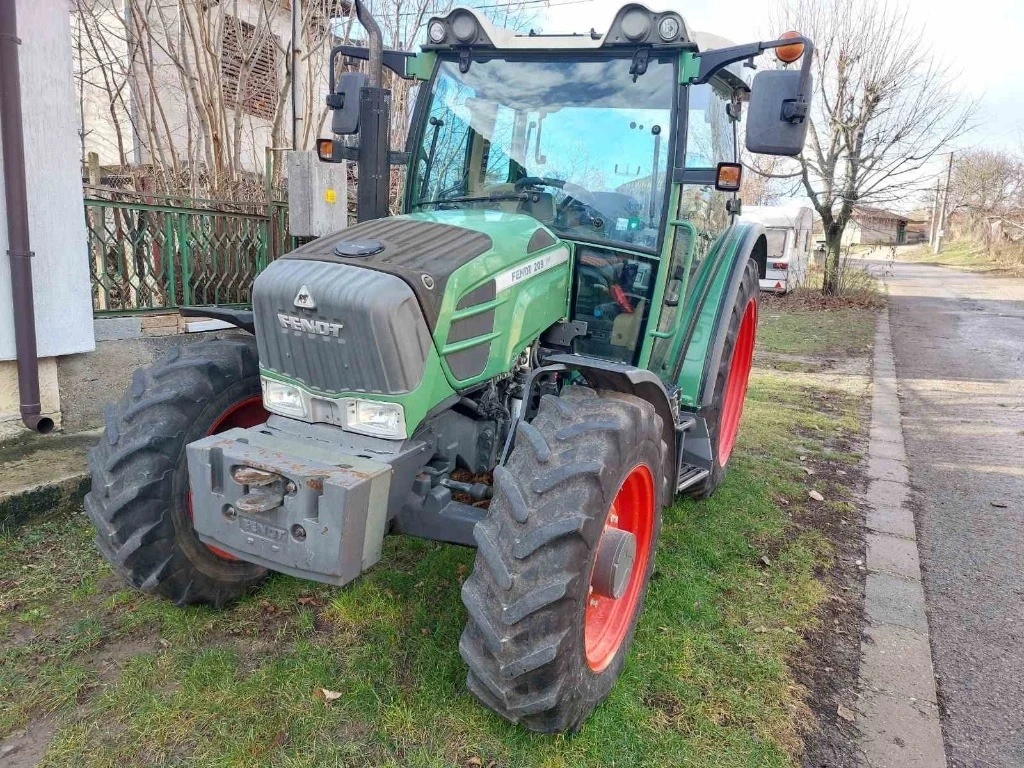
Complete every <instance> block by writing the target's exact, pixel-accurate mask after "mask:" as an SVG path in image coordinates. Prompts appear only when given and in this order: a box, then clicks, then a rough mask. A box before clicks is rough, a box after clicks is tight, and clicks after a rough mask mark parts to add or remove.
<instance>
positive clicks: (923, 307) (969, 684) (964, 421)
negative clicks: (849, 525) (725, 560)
mask: <svg viewBox="0 0 1024 768" xmlns="http://www.w3.org/2000/svg"><path fill="white" fill-rule="evenodd" d="M874 266H875V267H877V266H878V264H877V263H876V264H875V265H874ZM887 279H888V282H889V286H890V291H891V295H892V303H891V314H890V318H891V324H892V338H893V345H894V349H895V353H896V373H897V377H898V380H899V394H900V402H901V410H902V413H903V425H904V430H905V440H906V448H907V456H908V459H909V466H910V482H911V486H912V487H913V489H914V491H915V493H914V502H915V512H916V524H917V535H918V544H919V547H920V553H921V565H922V569H923V572H924V586H925V597H926V602H927V613H928V622H929V626H930V629H931V638H932V653H933V658H934V663H935V673H936V678H937V682H938V691H939V701H940V707H941V710H942V718H943V720H942V727H943V736H944V739H945V743H946V754H947V757H948V759H949V764H950V765H951V766H955V767H956V768H959V767H960V766H972V767H973V766H1007V767H1008V768H1009V766H1014V768H1020V767H1021V766H1024V280H1014V279H1007V278H996V277H988V276H984V275H973V274H969V273H964V272H958V271H954V270H948V269H943V268H939V267H930V266H926V265H913V264H895V265H893V266H892V267H891V271H890V274H889V276H888V278H887Z"/></svg>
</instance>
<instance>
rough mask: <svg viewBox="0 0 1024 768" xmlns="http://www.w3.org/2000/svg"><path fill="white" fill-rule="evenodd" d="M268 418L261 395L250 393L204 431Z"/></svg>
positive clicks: (225, 557)
mask: <svg viewBox="0 0 1024 768" xmlns="http://www.w3.org/2000/svg"><path fill="white" fill-rule="evenodd" d="M268 418H270V414H269V413H267V411H266V409H265V408H264V407H263V397H262V396H260V395H251V396H249V397H246V398H243V399H242V400H239V401H238V402H237V403H234V404H233V405H231V406H230V407H229V408H228V409H227V410H225V411H224V413H222V414H221V415H220V416H218V417H217V418H216V419H214V421H213V426H211V427H210V429H209V431H208V432H207V433H206V434H207V436H209V435H216V434H218V433H219V432H226V431H227V430H229V429H234V428H236V427H240V428H242V429H246V428H248V427H255V426H256V425H257V424H263V423H264V422H266V420H267V419H268ZM186 501H187V503H188V517H189V520H191V519H192V491H191V489H189V492H188V499H187V500H186ZM205 546H206V548H207V549H208V550H210V551H211V552H213V554H215V555H216V556H217V557H219V558H221V559H222V560H230V561H231V562H233V563H237V562H240V560H239V559H238V558H237V557H235V556H234V555H232V554H229V553H228V552H225V551H224V550H223V549H219V548H218V547H211V546H210V545H209V544H206V545H205Z"/></svg>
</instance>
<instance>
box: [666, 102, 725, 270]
mask: <svg viewBox="0 0 1024 768" xmlns="http://www.w3.org/2000/svg"><path fill="white" fill-rule="evenodd" d="M728 104H729V93H728V92H727V91H726V90H725V89H724V88H721V87H716V86H715V85H714V84H712V83H705V84H703V85H694V86H691V87H690V91H689V103H688V109H687V111H688V122H687V129H686V170H687V171H696V172H700V171H708V172H709V173H707V174H705V175H706V177H707V178H706V181H704V183H701V182H699V181H695V182H694V183H688V184H686V185H685V186H684V187H683V193H682V195H681V197H680V199H679V218H681V219H686V220H687V221H689V222H691V223H692V224H693V226H694V227H695V228H696V230H697V239H696V242H695V243H694V255H693V259H694V266H696V264H698V263H700V262H701V261H702V260H703V259H704V257H705V256H706V255H707V252H708V250H709V249H710V248H711V244H712V243H713V242H714V241H715V239H716V238H717V237H718V236H719V235H720V234H721V233H722V232H724V231H725V229H726V227H728V226H729V219H730V214H729V212H728V211H727V210H726V202H727V201H728V200H729V199H730V198H731V197H732V196H733V194H732V193H731V192H719V191H718V190H716V189H715V186H714V174H713V173H712V171H713V170H714V169H715V168H716V167H717V166H718V164H719V163H725V162H735V161H736V132H735V125H734V123H733V121H732V119H731V118H730V117H729V115H728V113H727V112H726V107H727V106H728ZM689 175H692V176H693V177H694V178H695V179H696V178H697V177H698V176H699V175H700V174H699V173H693V174H689Z"/></svg>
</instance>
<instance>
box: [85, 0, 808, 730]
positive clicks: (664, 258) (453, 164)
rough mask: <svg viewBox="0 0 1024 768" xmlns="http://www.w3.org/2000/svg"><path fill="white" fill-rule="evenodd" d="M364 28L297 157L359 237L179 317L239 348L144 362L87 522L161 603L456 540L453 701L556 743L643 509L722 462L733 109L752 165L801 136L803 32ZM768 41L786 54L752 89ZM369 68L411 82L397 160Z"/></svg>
mask: <svg viewBox="0 0 1024 768" xmlns="http://www.w3.org/2000/svg"><path fill="white" fill-rule="evenodd" d="M358 11H359V14H360V19H361V21H362V22H363V25H364V26H365V27H366V28H367V31H368V33H369V37H368V40H369V47H368V48H357V47H352V46H340V47H338V48H336V49H335V50H334V51H333V52H332V61H331V65H332V66H331V95H330V96H329V97H328V105H329V106H330V107H331V108H332V110H333V122H332V127H333V131H334V133H335V134H336V136H335V138H333V139H325V140H322V141H321V142H320V146H319V152H320V155H321V159H322V160H325V161H340V160H355V161H356V162H357V163H358V183H359V189H358V203H359V219H360V221H359V223H357V224H355V225H354V226H352V227H349V228H348V229H345V230H342V231H340V232H338V233H337V234H334V235H331V236H327V237H322V238H319V239H317V240H314V241H312V242H310V243H308V244H306V245H303V246H302V247H300V248H298V249H296V250H295V251H293V252H291V253H289V254H288V255H286V256H284V257H282V258H281V259H279V260H277V261H276V262H274V263H272V264H270V266H269V267H268V268H267V269H266V270H265V271H263V272H262V274H260V275H259V277H258V278H257V279H256V281H255V284H254V286H253V293H252V310H251V311H241V310H233V309H229V308H202V309H201V310H198V313H199V314H202V315H206V316H210V315H213V316H216V317H221V318H224V319H227V320H229V321H230V322H232V323H233V324H235V325H237V326H238V327H240V328H242V329H245V330H247V331H249V332H250V333H251V334H252V336H245V335H243V334H237V335H235V336H233V337H231V338H224V339H220V340H214V341H206V342H201V343H197V344H194V345H190V346H185V347H181V348H174V349H172V350H171V351H170V353H169V354H168V355H167V356H166V357H165V358H164V359H163V360H161V361H160V362H158V363H156V364H154V365H152V366H150V367H148V368H145V369H142V370H139V371H136V372H135V374H134V377H133V379H132V383H131V386H130V387H129V388H128V391H127V392H126V393H125V394H124V396H123V397H122V399H121V400H120V401H119V402H118V403H117V404H116V405H113V406H110V407H109V408H108V410H107V414H106V431H105V433H104V436H103V437H102V439H101V441H100V443H99V445H98V446H97V447H96V448H95V449H94V450H93V452H92V453H91V455H90V467H91V472H92V491H91V493H89V495H88V496H87V498H86V510H87V512H88V514H89V516H90V518H91V519H92V520H93V522H94V523H95V525H96V527H97V529H98V536H97V544H98V546H99V548H100V550H101V552H102V553H103V555H104V556H105V557H106V558H107V559H108V560H109V561H110V562H111V563H112V564H113V566H114V568H115V569H116V570H117V572H118V573H120V574H121V575H122V576H124V578H126V579H127V580H128V581H130V582H131V583H132V584H134V585H135V586H136V587H138V588H140V589H142V590H143V591H145V592H149V593H154V594H159V595H162V596H164V597H167V598H169V599H171V600H173V601H174V602H175V603H177V604H179V605H187V604H194V603H204V604H211V605H215V606H220V605H223V604H225V603H227V602H229V601H231V600H233V599H235V598H237V597H239V596H240V595H243V594H244V593H246V592H247V591H249V590H251V589H252V588H253V587H255V586H256V585H257V584H259V583H260V581H261V580H262V579H264V578H265V576H266V575H267V573H268V572H269V571H279V572H282V573H286V574H291V575H293V576H297V577H300V578H305V579H312V580H315V581H320V582H325V583H328V584H334V585H343V584H346V583H348V582H350V581H352V580H353V579H355V578H356V577H357V576H359V575H360V574H361V573H362V572H363V571H365V570H367V569H369V568H371V567H372V566H374V564H375V563H377V562H378V561H379V559H380V557H381V548H382V541H383V538H384V536H385V535H387V534H408V535H412V536H420V537H423V538H427V539H434V540H438V541H444V542H452V543H456V544H462V545H467V546H471V547H476V549H477V554H476V561H475V565H474V569H473V572H472V574H471V575H470V576H469V577H468V578H467V579H466V581H465V583H464V585H463V589H462V599H463V602H464V603H465V607H466V611H467V614H468V618H467V623H466V627H465V631H464V632H463V633H462V639H461V641H460V643H459V650H460V652H461V654H462V658H463V659H464V660H465V663H466V666H467V668H468V675H467V679H466V683H467V686H468V688H469V690H470V691H471V692H472V693H473V695H474V696H475V697H476V698H477V699H479V701H480V702H481V703H483V704H484V705H485V706H487V707H489V708H490V709H492V710H494V711H495V712H497V713H498V714H499V715H501V716H502V717H504V718H506V719H508V720H510V721H512V722H517V723H521V724H522V725H523V726H524V727H526V728H528V729H531V730H535V731H544V732H557V731H563V730H575V729H577V728H579V727H580V726H581V724H582V723H583V722H584V721H585V720H586V718H587V717H588V715H589V714H590V713H591V712H592V711H593V710H594V708H595V707H596V706H597V705H598V703H600V702H601V701H602V700H603V699H604V698H605V697H606V696H607V695H608V693H609V691H610V689H611V687H612V685H613V684H614V682H615V680H616V679H617V677H618V676H619V673H620V672H621V671H622V667H623V664H624V661H625V658H626V655H627V653H628V650H629V646H630V642H631V639H632V636H633V632H634V629H635V627H636V623H637V620H638V617H639V615H640V613H641V610H642V608H643V603H644V595H645V592H646V590H647V587H648V583H649V581H650V578H651V573H652V571H653V569H654V562H655V550H656V547H657V542H658V532H659V528H660V527H661V512H662V509H663V508H664V507H665V506H666V505H668V504H671V503H672V500H673V498H674V497H675V496H676V494H679V493H686V494H690V495H693V496H697V497H706V496H708V495H710V494H711V493H713V492H714V491H715V489H716V488H717V487H718V486H719V484H720V483H721V482H722V480H723V478H724V476H725V472H726V468H727V466H728V463H729V458H730V456H731V454H732V452H733V448H734V445H735V440H736V434H737V429H738V425H739V421H740V414H741V412H742V409H743V401H744V397H745V393H746V388H747V378H748V375H749V373H750V367H751V359H752V355H753V347H754V334H755V329H756V325H757V297H758V277H759V276H760V275H763V274H764V270H765V267H766V264H765V259H766V253H767V252H766V244H765V237H764V233H763V231H762V230H761V228H760V227H758V226H756V225H750V224H744V223H740V222H738V221H737V220H736V218H735V217H736V215H737V214H738V213H739V207H740V204H739V200H738V198H737V196H736V192H737V190H738V188H739V182H740V173H741V166H740V165H739V164H738V163H737V159H738V148H737V141H738V135H739V121H740V117H741V113H742V111H743V110H744V109H745V111H746V113H747V115H746V123H745V130H746V144H747V148H748V149H749V150H750V151H752V152H758V153H765V154H777V155H795V154H797V153H798V152H799V151H800V150H801V148H802V146H803V142H804V138H805V135H806V130H807V119H808V117H807V115H808V108H809V99H810V93H811V82H810V74H809V66H810V60H811V55H812V46H811V43H810V41H808V40H806V39H804V38H802V37H799V36H797V35H791V36H789V37H784V38H783V39H779V40H773V41H766V42H758V43H752V44H748V45H742V46H734V47H722V43H721V41H720V40H716V39H712V38H704V37H702V36H701V35H699V34H696V33H694V32H692V31H691V30H690V29H689V28H688V27H687V25H686V23H685V22H684V20H683V18H682V17H681V16H679V15H678V14H676V13H674V12H664V13H659V12H653V11H650V10H648V9H647V8H645V7H644V6H642V5H638V4H634V3H630V4H628V5H625V6H623V8H622V9H621V10H620V11H619V12H618V13H617V15H616V17H615V20H614V21H613V23H612V25H611V28H610V29H609V31H608V32H606V33H605V34H597V33H595V32H591V33H589V34H583V35H578V34H577V35H538V34H534V33H532V32H531V33H530V34H528V35H518V34H514V33H513V32H510V31H508V30H504V29H497V28H495V27H494V26H492V25H491V24H490V23H489V22H488V21H487V20H486V19H485V18H483V17H482V16H481V15H479V14H478V13H477V12H475V11H474V10H471V9H465V8H459V9H456V10H453V11H452V12H451V13H449V14H448V15H447V16H444V17H439V18H433V19H431V20H430V21H429V23H428V25H427V28H426V43H425V44H424V45H423V46H422V50H421V52H419V53H415V54H410V53H405V52H397V51H388V50H382V47H381V39H380V33H379V29H378V28H377V26H376V24H375V23H374V21H373V19H372V18H370V17H369V16H368V15H367V14H366V13H365V12H364V10H363V9H362V8H361V7H360V8H359V9H358ZM716 42H717V43H718V45H717V46H716V44H715V43H716ZM768 49H776V55H777V57H778V58H779V59H780V60H781V61H784V62H786V63H795V62H798V61H799V62H800V63H799V66H797V67H794V68H793V69H774V68H773V69H770V70H765V71H763V72H759V73H758V74H757V75H756V76H755V77H754V79H753V84H752V86H750V87H748V85H747V83H746V81H745V80H744V78H743V77H741V74H742V71H743V70H742V66H747V67H751V68H753V67H754V59H755V57H757V56H758V55H760V54H761V53H763V52H764V51H765V50H768ZM353 59H364V60H367V62H368V70H369V75H368V76H367V75H364V74H360V73H358V72H356V71H344V72H342V70H343V69H345V68H344V67H343V66H341V65H342V64H343V63H344V62H345V61H351V60H353ZM382 67H385V68H387V69H389V70H390V71H391V72H392V73H393V76H396V77H401V78H406V79H410V80H416V81H421V85H420V87H419V91H418V96H417V98H416V102H415V110H414V114H413V118H412V121H411V128H410V131H409V139H408V143H407V146H406V149H405V152H393V151H391V150H390V148H389V147H388V142H387V136H388V129H389V122H390V121H389V114H388V113H389V107H390V92H389V91H388V90H386V89H384V88H382V87H381V80H382V77H381V75H382V71H383V70H382ZM744 105H745V106H744ZM353 137H357V138H355V139H354V138H353ZM396 163H404V164H406V165H407V172H406V177H407V184H406V189H405V193H404V202H403V207H404V211H405V213H404V214H402V215H400V216H388V215H387V202H388V181H389V176H390V166H391V165H393V164H396Z"/></svg>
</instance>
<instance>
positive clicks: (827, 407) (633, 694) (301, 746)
mask: <svg viewBox="0 0 1024 768" xmlns="http://www.w3.org/2000/svg"><path fill="white" fill-rule="evenodd" d="M874 317H875V313H874V311H873V310H869V309H860V310H858V309H849V310H843V311H842V312H841V313H839V312H837V313H830V312H795V313H792V312H788V311H787V309H786V306H785V302H772V303H771V305H770V306H768V305H766V308H765V311H764V312H763V313H762V320H763V322H762V328H761V336H760V344H761V350H760V351H761V353H763V356H766V357H764V359H765V360H767V361H768V362H767V363H764V361H763V360H762V364H761V365H759V367H757V368H755V371H754V374H753V378H752V381H751V385H750V392H749V397H748V401H747V406H746V410H745V413H744V417H743V427H742V430H741V435H740V440H739V443H738V447H737V449H736V452H735V454H734V459H733V465H732V468H731V470H730V475H729V478H728V480H727V482H726V483H725V485H724V486H723V487H722V488H721V490H720V491H719V493H718V494H717V495H716V496H715V497H714V498H713V499H711V500H710V501H706V502H694V501H688V500H687V501H678V502H677V503H676V504H675V505H674V506H672V507H671V508H670V509H669V510H667V511H666V514H665V524H664V528H663V533H662V540H661V545H660V548H659V551H658V555H657V557H658V560H657V571H656V573H655V580H654V582H653V584H652V587H651V591H650V594H649V599H648V605H647V610H646V612H645V614H644V616H643V617H642V619H641V622H640V626H639V630H638V632H637V636H636V642H635V644H634V646H633V651H632V654H631V656H630V658H629V661H628V663H627V665H626V669H625V672H624V673H623V676H622V678H621V680H620V682H619V684H618V686H617V687H616V688H615V690H614V691H613V693H612V695H611V697H610V699H609V700H608V701H607V702H606V703H605V704H604V705H603V706H601V707H600V708H599V709H598V711H597V712H596V714H595V715H594V716H593V717H592V718H591V719H590V720H589V721H588V723H587V724H586V725H585V727H584V728H583V730H582V731H581V732H580V733H579V734H577V735H575V736H571V737H565V736H559V737H543V736H537V735H533V734H529V733H527V732H525V731H523V730H521V729H519V728H516V727H513V726H510V725H507V724H506V723H504V722H503V721H501V720H500V719H499V718H497V717H496V716H494V715H492V714H490V713H489V712H487V711H485V710H484V709H482V708H481V707H479V706H478V705H476V704H475V703H474V701H473V700H472V699H471V698H470V696H469V695H468V694H467V693H466V692H465V690H464V687H463V682H464V678H465V669H464V666H463V664H462V661H461V659H460V657H459V653H458V638H459V634H460V632H461V631H462V626H463V622H464V611H463V607H462V604H461V602H460V599H459V588H460V584H461V582H462V580H463V579H464V577H465V576H466V574H467V572H468V569H469V568H470V567H471V566H472V561H473V553H472V552H471V551H470V550H467V549H462V548H458V547H453V546H446V545H441V544H434V543H430V542H424V541H419V540H415V539H408V538H390V539H388V540H387V542H386V545H385V552H384V558H383V560H382V562H381V563H380V564H379V565H378V566H377V567H376V568H375V569H374V570H373V571H371V572H369V573H367V574H366V575H365V576H364V577H363V578H361V579H359V580H358V581H357V582H356V583H354V584H352V585H350V586H349V587H347V588H343V589H335V588H331V587H327V586H322V585H318V584H314V583H310V582H305V581H299V580H296V579H292V578H288V577H283V576H278V577H274V578H271V579H270V580H269V581H268V582H267V583H266V584H265V585H264V586H263V587H262V588H261V589H260V591H259V592H258V593H256V594H254V595H253V596H251V597H249V598H247V599H245V600H244V601H242V602H241V603H239V604H237V605H235V606H233V607H231V608H229V609H227V610H224V611H214V610H208V609H201V608H189V609H178V608H175V607H174V606H172V605H169V604H167V603H165V602H162V601H160V600H156V599H153V598H149V597H146V596H144V595H141V594H139V593H137V592H134V591H131V590H128V589H125V587H124V586H123V584H122V583H121V582H120V581H119V580H118V579H117V578H116V577H114V576H113V575H112V574H111V572H110V570H109V568H108V567H107V566H106V565H105V564H104V563H103V562H102V561H101V559H100V558H99V556H98V555H97V554H96V552H95V551H94V549H93V547H92V544H91V537H92V531H91V530H90V528H89V526H88V525H87V523H86V521H85V519H84V516H83V515H82V512H81V509H67V510H62V511H59V512H55V513H54V514H53V515H52V516H51V517H49V518H48V519H45V520H42V521H37V522H35V523H33V524H30V525H27V526H24V527H21V528H20V529H16V530H14V531H13V532H11V533H9V534H7V535H6V537H4V538H0V552H2V559H0V743H2V740H3V739H4V738H5V737H8V736H12V735H14V736H17V734H19V733H20V732H22V731H24V730H26V729H27V730H28V732H29V733H30V734H32V733H36V734H39V733H41V734H44V738H45V740H46V741H48V742H49V747H48V749H47V748H46V746H45V743H44V744H43V745H42V747H40V752H44V751H45V758H44V760H43V765H46V766H74V768H86V767H87V766H117V767H118V768H121V767H123V766H134V765H161V766H163V765H168V766H176V765H182V766H185V765H187V766H248V765H253V766H262V765H268V766H269V765H273V766H296V767H297V766H339V765H341V766H349V765H351V766H391V765H394V766H449V765H457V766H483V767H486V766H489V765H492V761H493V765H495V766H549V767H551V768H555V767H558V766H566V767H568V766H574V767H575V766H639V765H644V766H683V765H685V766H762V767H763V766H787V765H793V764H795V763H796V762H798V761H799V755H800V750H801V746H802V739H801V734H802V733H803V732H804V731H806V730H807V729H808V728H809V727H812V724H813V722H814V716H813V715H812V712H811V709H810V707H809V706H808V704H807V696H808V692H807V691H806V690H805V688H804V687H803V686H802V685H801V684H800V683H799V682H798V680H797V678H796V677H795V673H794V666H795V661H796V660H798V659H799V658H800V657H801V655H802V654H804V653H806V648H805V647H804V646H805V638H806V637H812V636H814V635H815V633H820V632H821V631H822V630H823V628H822V626H821V623H822V620H821V617H822V615H823V606H824V605H825V601H826V599H827V598H828V597H829V594H828V589H827V588H826V586H825V583H824V582H823V579H824V578H825V575H826V574H827V573H828V572H829V571H830V569H831V568H832V567H833V563H834V559H835V557H836V553H835V552H834V551H833V546H832V545H831V544H830V541H829V538H828V537H827V536H826V535H824V534H823V533H822V532H821V531H820V530H818V529H817V528H816V527H815V526H813V525H808V524H806V523H805V522H803V521H806V520H807V519H809V516H812V513H813V515H819V516H824V517H826V518H830V519H836V518H840V517H841V518H844V522H845V517H847V516H854V515H856V512H855V510H854V507H853V506H852V504H851V499H852V498H853V491H852V490H850V489H849V488H848V487H847V485H848V484H849V478H850V477H853V476H854V475H855V470H854V466H855V465H856V463H857V461H858V459H859V455H858V454H857V453H856V448H857V446H858V445H859V442H858V441H859V439H860V435H861V434H862V429H863V421H862V419H861V417H862V415H863V409H864V407H865V404H864V394H865V389H864V387H865V382H864V380H863V378H862V377H858V376H850V375H842V376H839V375H830V374H829V373H828V371H822V370H816V371H811V370H806V371H798V372H793V371H792V370H788V371H787V370H783V369H782V368H780V367H778V366H775V365H774V363H773V362H772V361H773V360H774V359H775V358H774V357H773V356H778V355H786V354H793V355H800V356H805V357H807V356H810V357H818V358H821V359H825V358H833V359H834V358H838V357H842V358H846V357H848V356H849V355H851V354H855V355H859V356H863V355H864V354H865V352H866V351H867V350H868V349H869V346H870V339H871V334H872V329H873V327H874ZM759 359H760V358H759ZM811 466H813V467H816V468H817V469H816V470H811V469H810V467H811ZM844 467H845V468H846V470H850V471H849V472H848V473H847V472H846V470H844V469H842V468H844ZM811 489H816V490H817V491H819V492H820V493H821V494H822V495H823V496H824V499H825V501H824V502H818V501H814V500H812V499H810V498H809V496H808V493H809V491H810V490H811ZM830 628H831V627H827V628H825V629H830ZM854 631H856V630H854ZM321 689H327V690H328V691H332V692H337V693H340V694H341V695H340V697H338V698H336V699H334V700H332V701H330V702H328V701H324V700H323V696H322V691H321ZM14 756H15V757H16V756H17V753H14ZM0 762H3V758H2V756H0Z"/></svg>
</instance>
